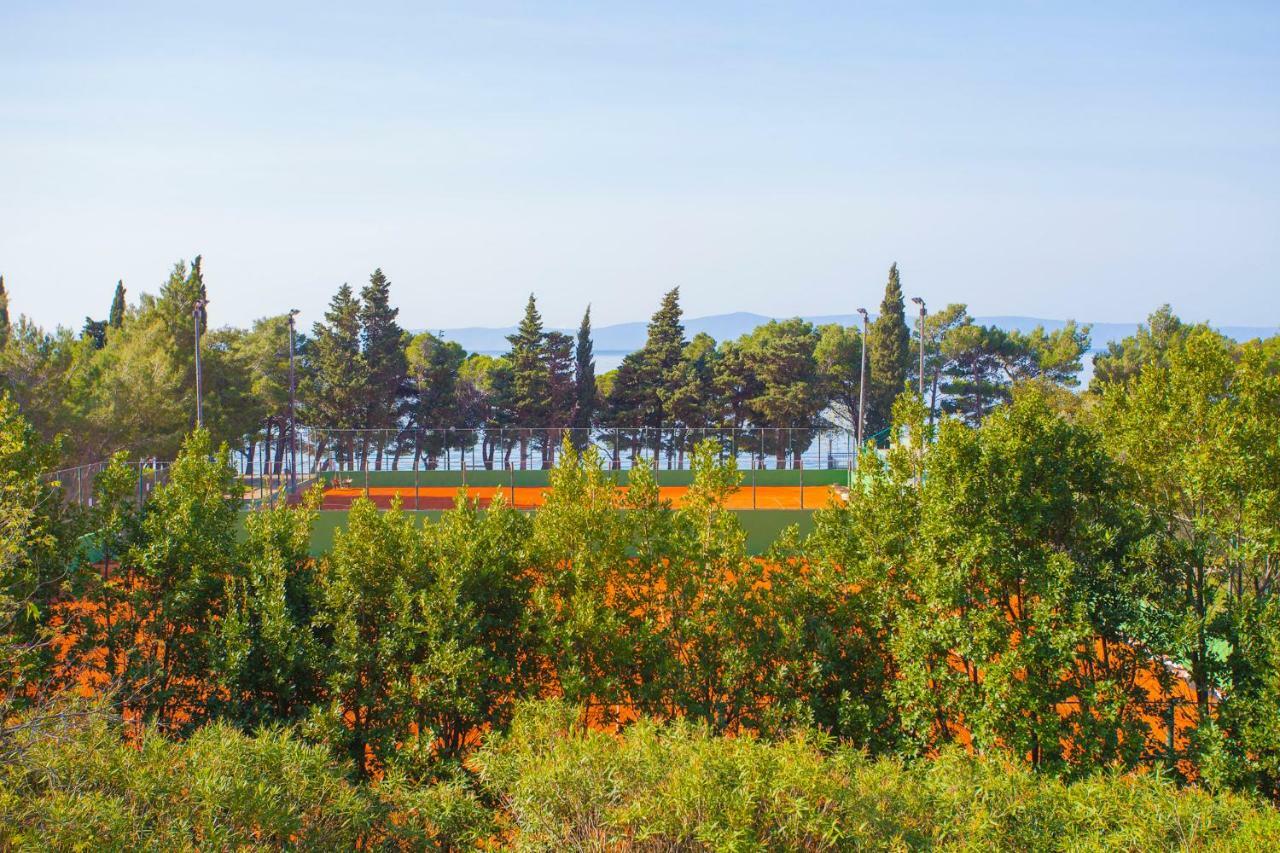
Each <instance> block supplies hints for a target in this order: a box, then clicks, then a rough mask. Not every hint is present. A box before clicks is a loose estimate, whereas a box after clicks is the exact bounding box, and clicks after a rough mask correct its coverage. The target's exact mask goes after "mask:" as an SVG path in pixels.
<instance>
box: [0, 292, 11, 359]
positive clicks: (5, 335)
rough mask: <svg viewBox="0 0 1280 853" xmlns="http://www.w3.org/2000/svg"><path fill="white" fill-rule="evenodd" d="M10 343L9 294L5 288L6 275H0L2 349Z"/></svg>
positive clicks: (0, 335)
mask: <svg viewBox="0 0 1280 853" xmlns="http://www.w3.org/2000/svg"><path fill="white" fill-rule="evenodd" d="M7 343H9V294H8V293H6V292H5V289H4V276H2V275H0V349H4V347H5V345H6V344H7Z"/></svg>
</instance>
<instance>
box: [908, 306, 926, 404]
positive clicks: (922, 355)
mask: <svg viewBox="0 0 1280 853" xmlns="http://www.w3.org/2000/svg"><path fill="white" fill-rule="evenodd" d="M911 301H912V302H914V303H915V304H917V305H919V306H920V402H921V403H924V315H925V308H924V300H923V299H921V298H920V297H919V296H913V297H911Z"/></svg>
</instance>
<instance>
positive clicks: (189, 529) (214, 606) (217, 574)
mask: <svg viewBox="0 0 1280 853" xmlns="http://www.w3.org/2000/svg"><path fill="white" fill-rule="evenodd" d="M240 499H241V493H240V485H239V481H238V480H237V478H236V474H235V470H234V469H233V468H232V467H231V461H230V453H229V451H228V450H227V447H226V445H223V446H222V448H221V449H219V450H217V451H215V450H214V448H213V444H212V441H211V439H210V435H209V432H208V431H207V430H196V431H195V432H193V433H191V435H190V436H189V437H188V438H187V440H186V441H185V442H184V443H183V446H182V450H181V452H180V453H179V454H178V458H177V460H175V461H174V463H173V466H172V468H171V469H170V472H169V480H168V482H166V483H163V484H161V485H159V486H157V487H156V489H155V491H154V492H153V493H152V495H151V497H150V499H149V500H148V502H147V507H146V511H145V513H144V515H143V517H142V521H141V524H140V531H139V535H138V540H137V541H136V542H135V543H134V544H133V547H132V548H131V549H130V552H129V554H128V555H127V556H126V557H125V559H126V560H128V561H129V562H130V563H132V564H133V565H134V566H136V572H137V579H138V583H139V584H140V586H139V589H138V596H137V598H136V599H135V602H136V603H135V607H137V608H138V613H139V614H144V618H143V620H142V624H141V637H142V638H141V639H140V640H139V642H138V645H139V647H140V648H139V651H140V655H139V658H138V659H137V660H136V662H135V665H134V667H133V671H132V672H130V673H129V677H130V681H131V682H132V684H133V685H135V686H136V687H137V690H138V692H139V695H140V702H139V705H140V708H139V710H140V711H141V712H142V715H143V718H144V719H146V720H147V721H154V722H155V723H157V724H158V725H159V726H161V728H163V729H165V730H173V731H176V730H182V729H189V728H191V727H192V726H194V725H195V724H196V723H198V722H199V721H200V720H202V719H203V718H204V716H205V714H206V712H207V708H208V702H209V698H210V686H211V681H212V676H213V672H214V661H213V656H214V649H215V643H214V634H213V633H212V632H210V631H208V630H206V629H203V628H202V627H201V626H206V625H208V624H210V623H211V622H213V621H215V620H218V619H220V618H222V616H223V613H224V610H223V606H224V603H225V602H224V599H223V595H224V592H225V580H226V578H227V577H228V576H229V575H231V574H232V573H233V571H234V568H235V554H236V529H237V526H238V525H237V519H238V515H239V510H240Z"/></svg>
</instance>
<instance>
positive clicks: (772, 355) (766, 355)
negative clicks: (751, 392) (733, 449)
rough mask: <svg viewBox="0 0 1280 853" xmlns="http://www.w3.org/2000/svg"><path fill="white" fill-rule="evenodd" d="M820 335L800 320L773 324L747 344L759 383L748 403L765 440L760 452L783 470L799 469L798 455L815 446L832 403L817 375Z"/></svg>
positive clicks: (758, 331)
mask: <svg viewBox="0 0 1280 853" xmlns="http://www.w3.org/2000/svg"><path fill="white" fill-rule="evenodd" d="M818 340H819V338H818V333H817V331H816V330H815V329H814V328H813V326H812V324H810V323H807V322H805V321H803V320H800V319H791V320H782V321H777V320H771V321H770V322H768V323H766V324H764V325H763V326H759V327H757V328H756V329H755V331H753V332H752V333H751V335H750V336H749V337H747V338H746V339H745V341H744V342H743V348H742V349H743V353H744V355H745V357H746V360H747V362H748V365H749V369H750V370H751V372H752V374H754V376H755V377H756V380H757V382H758V383H759V384H758V386H757V388H758V389H759V391H758V393H757V394H756V395H755V396H754V397H751V398H750V399H749V400H747V407H748V411H749V412H750V414H751V421H752V423H753V424H755V425H756V426H758V427H760V428H761V429H762V431H763V434H764V439H765V441H764V444H763V445H762V447H761V450H762V452H765V451H767V450H770V449H771V450H772V451H773V453H774V455H775V457H776V459H777V466H778V467H779V468H785V467H787V460H786V457H787V454H788V452H790V454H791V455H792V460H793V461H792V464H793V465H794V466H795V467H799V465H800V454H801V453H803V452H804V450H805V448H807V447H808V446H809V444H810V443H811V442H812V441H813V429H814V427H815V426H817V419H818V416H819V414H820V413H821V412H822V410H823V409H825V408H826V406H827V403H828V401H829V399H830V398H829V396H828V393H827V386H826V385H825V383H823V382H822V378H821V375H820V373H819V371H818V361H817V358H816V356H815V351H816V349H817V346H818Z"/></svg>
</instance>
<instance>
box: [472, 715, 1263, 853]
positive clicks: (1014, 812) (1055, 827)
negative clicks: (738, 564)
mask: <svg viewBox="0 0 1280 853" xmlns="http://www.w3.org/2000/svg"><path fill="white" fill-rule="evenodd" d="M476 763H477V764H478V765H479V767H480V776H481V779H482V780H483V782H484V784H485V786H486V788H488V789H491V790H493V791H495V792H496V793H498V794H499V795H500V797H501V802H502V803H503V804H504V806H505V808H506V811H507V813H508V814H507V815H505V816H504V818H505V820H506V821H507V825H508V833H509V835H508V841H509V843H510V844H511V846H512V847H514V848H516V849H525V850H547V849H563V848H567V847H576V848H597V849H598V848H611V847H619V848H627V849H630V848H636V847H639V848H645V849H655V848H656V849H672V848H674V849H805V850H827V849H884V850H901V849H929V848H947V849H966V850H968V849H972V850H990V849H1001V850H1006V849H1007V850H1018V849H1063V850H1068V849H1112V848H1120V849H1135V850H1136V849H1163V848H1169V847H1178V848H1180V849H1215V848H1218V847H1229V846H1235V845H1239V846H1240V847H1242V848H1245V847H1248V846H1249V845H1251V844H1259V843H1265V842H1264V839H1267V838H1268V837H1270V835H1271V834H1273V833H1275V832H1276V831H1277V830H1280V818H1278V817H1277V815H1276V813H1275V812H1274V811H1272V810H1271V809H1270V808H1268V807H1266V806H1263V805H1261V804H1259V803H1258V802H1256V801H1253V800H1251V799H1249V798H1247V797H1240V796H1235V795H1218V796H1209V795H1207V794H1204V793H1200V792H1195V791H1184V790H1179V789H1178V788H1177V787H1175V786H1174V785H1173V784H1171V783H1170V782H1169V781H1168V780H1167V779H1165V778H1162V777H1160V776H1158V775H1155V774H1146V775H1142V776H1120V775H1115V774H1101V775H1095V776H1092V777H1090V778H1088V779H1085V780H1081V781H1077V782H1073V783H1069V784H1068V783H1064V782H1061V781H1058V780H1055V779H1054V778H1053V777H1047V776H1044V775H1038V774H1032V773H1030V772H1028V771H1027V770H1025V769H1022V768H1019V767H1018V766H1017V765H1015V764H1011V763H1009V762H1007V761H1006V760H1005V759H1004V758H1003V757H1002V756H1000V755H992V756H989V757H983V758H978V759H973V758H969V757H966V756H963V755H961V754H959V753H958V752H954V751H948V752H946V753H944V754H943V755H942V756H940V757H939V758H937V759H934V760H932V761H928V762H920V763H915V764H910V765H903V764H900V763H897V762H895V761H893V760H891V759H882V760H879V761H870V760H868V759H867V758H866V757H865V756H864V755H863V754H861V753H859V752H857V751H856V750H853V749H850V748H848V747H843V746H838V747H835V746H833V745H832V744H831V743H830V741H828V740H826V739H823V738H820V737H816V736H814V735H811V734H806V733H805V732H803V731H798V732H796V733H794V734H792V735H791V736H789V737H787V738H784V739H782V740H780V741H776V742H766V741H762V740H758V739H755V738H752V737H734V738H723V737H714V736H711V735H710V734H709V733H708V732H707V730H706V729H705V728H704V727H701V726H697V725H694V724H690V723H687V722H674V723H669V724H667V725H661V726H660V725H656V724H654V723H652V722H647V721H642V722H640V723H637V724H636V725H633V726H630V727H628V728H627V729H626V730H625V731H624V732H623V733H622V735H621V736H618V737H615V736H612V735H609V734H605V733H602V732H597V731H591V730H584V729H582V728H581V727H580V726H579V725H577V713H576V712H575V710H574V709H572V708H569V707H567V706H564V705H559V704H541V705H531V706H525V707H523V708H522V709H521V710H520V713H519V714H518V715H517V717H516V719H515V721H514V723H513V725H512V728H511V730H510V732H509V733H508V734H506V735H504V736H501V737H495V738H492V739H490V740H489V741H488V742H487V743H486V745H485V747H484V749H483V750H482V751H481V752H480V753H479V755H478V756H477V759H476Z"/></svg>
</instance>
